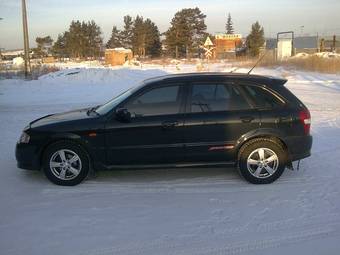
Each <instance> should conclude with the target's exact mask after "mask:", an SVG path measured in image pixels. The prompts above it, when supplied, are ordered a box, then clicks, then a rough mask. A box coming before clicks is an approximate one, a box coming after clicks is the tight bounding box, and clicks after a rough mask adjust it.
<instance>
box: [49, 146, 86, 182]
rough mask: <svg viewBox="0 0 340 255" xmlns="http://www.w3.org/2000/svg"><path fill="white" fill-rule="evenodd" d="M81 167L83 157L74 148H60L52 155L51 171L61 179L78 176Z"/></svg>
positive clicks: (70, 178)
mask: <svg viewBox="0 0 340 255" xmlns="http://www.w3.org/2000/svg"><path fill="white" fill-rule="evenodd" d="M81 168H82V164H81V159H80V157H79V156H78V154H77V153H75V152H74V151H72V150H66V149H62V150H58V151H56V152H55V153H54V154H53V155H52V156H51V159H50V169H51V172H52V173H53V175H54V176H55V177H57V178H59V179H60V180H72V179H74V178H76V177H77V176H78V175H79V173H80V171H81Z"/></svg>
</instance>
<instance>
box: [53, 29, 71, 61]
mask: <svg viewBox="0 0 340 255" xmlns="http://www.w3.org/2000/svg"><path fill="white" fill-rule="evenodd" d="M67 33H68V32H64V33H63V34H59V35H58V39H57V40H56V41H55V43H54V44H53V47H52V53H53V55H54V56H56V57H58V58H65V57H67V56H69V55H68V52H67V49H66V40H67V39H66V38H67Z"/></svg>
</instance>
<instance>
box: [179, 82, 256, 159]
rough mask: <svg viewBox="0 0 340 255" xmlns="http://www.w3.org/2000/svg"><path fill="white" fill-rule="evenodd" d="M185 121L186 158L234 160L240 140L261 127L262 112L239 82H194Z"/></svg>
mask: <svg viewBox="0 0 340 255" xmlns="http://www.w3.org/2000/svg"><path fill="white" fill-rule="evenodd" d="M190 90H191V93H190V96H189V99H188V104H187V109H186V110H187V112H188V113H187V116H186V118H185V123H184V130H185V133H184V137H185V147H186V160H187V161H190V162H200V161H201V162H221V161H224V162H225V161H231V160H233V157H234V156H235V155H234V151H233V148H234V146H235V143H236V141H237V140H238V139H239V138H240V137H241V136H242V135H243V134H245V133H247V132H249V131H251V130H254V129H257V128H258V127H259V123H260V118H259V113H258V111H257V110H255V109H254V108H253V107H251V105H250V103H249V102H248V101H247V99H246V97H244V96H243V94H242V91H241V90H240V89H239V88H238V87H237V86H236V84H234V83H232V82H229V83H224V82H199V83H192V84H191V89H190Z"/></svg>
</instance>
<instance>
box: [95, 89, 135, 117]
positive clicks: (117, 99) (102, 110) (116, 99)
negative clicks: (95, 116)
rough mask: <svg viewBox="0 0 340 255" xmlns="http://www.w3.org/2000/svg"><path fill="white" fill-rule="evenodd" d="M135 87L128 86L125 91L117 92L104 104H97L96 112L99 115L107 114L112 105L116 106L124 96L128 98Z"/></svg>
mask: <svg viewBox="0 0 340 255" xmlns="http://www.w3.org/2000/svg"><path fill="white" fill-rule="evenodd" d="M135 89H136V88H130V89H128V90H126V91H125V92H123V93H121V94H119V95H118V96H116V97H114V98H113V99H111V100H110V101H109V102H107V103H106V104H103V105H101V106H99V107H98V108H97V109H96V112H97V113H99V114H100V115H105V114H107V113H108V112H109V111H111V110H112V109H113V108H114V107H116V106H117V105H118V104H120V103H121V102H123V101H124V100H125V99H126V98H128V97H129V96H130V95H131V94H132V93H133V91H134V90H135Z"/></svg>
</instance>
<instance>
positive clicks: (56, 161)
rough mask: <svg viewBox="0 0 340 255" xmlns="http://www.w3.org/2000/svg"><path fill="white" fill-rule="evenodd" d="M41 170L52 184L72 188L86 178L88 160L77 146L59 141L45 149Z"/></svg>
mask: <svg viewBox="0 0 340 255" xmlns="http://www.w3.org/2000/svg"><path fill="white" fill-rule="evenodd" d="M43 169H44V172H45V175H46V177H47V178H48V179H49V180H50V181H51V182H53V183H54V184H57V185H63V186H74V185H77V184H79V183H81V182H82V181H83V180H84V179H85V178H86V176H87V174H88V172H89V160H88V157H87V155H86V153H85V152H84V150H83V149H82V148H81V147H80V146H79V145H78V144H76V143H73V142H69V141H60V142H56V143H54V144H52V145H50V146H49V147H48V148H47V150H46V152H45V154H44V162H43Z"/></svg>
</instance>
